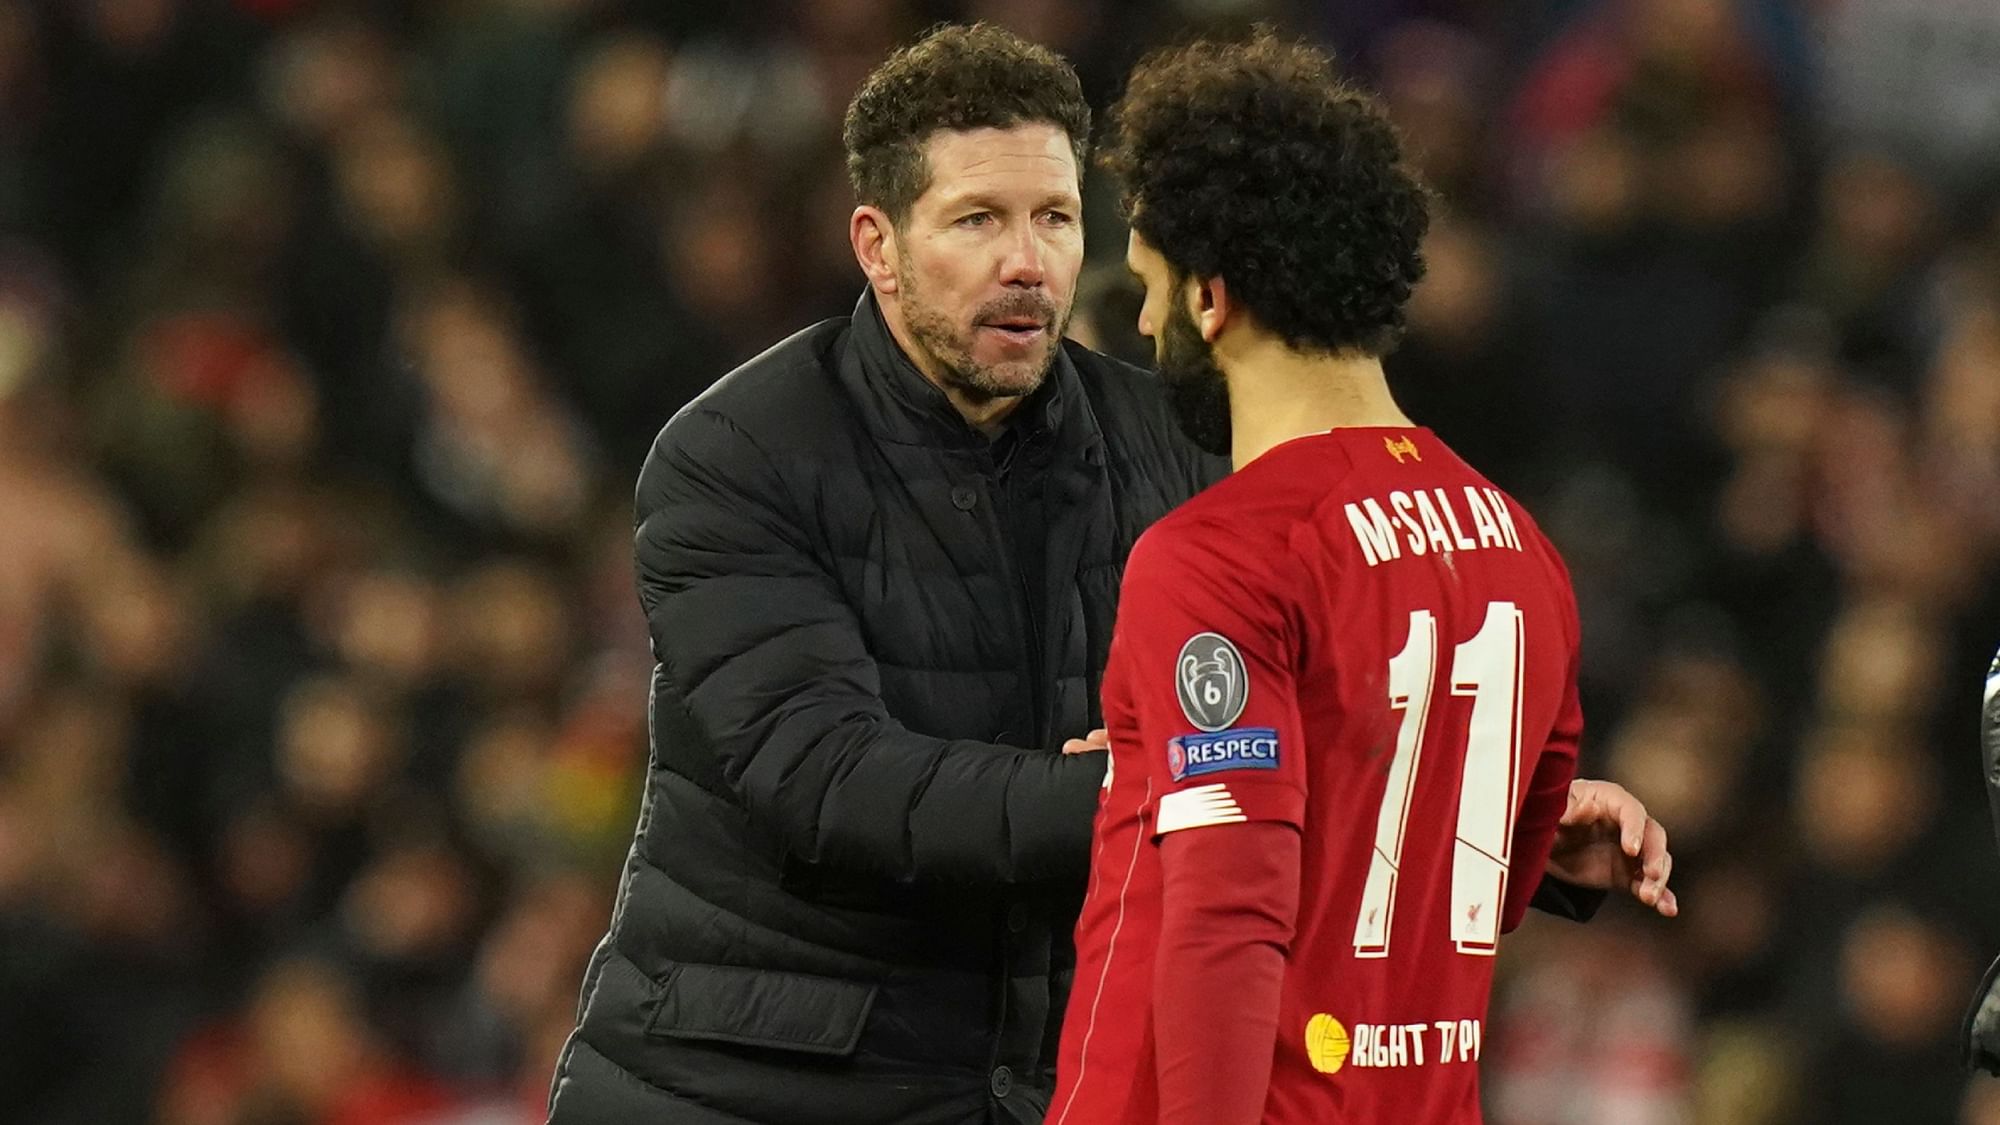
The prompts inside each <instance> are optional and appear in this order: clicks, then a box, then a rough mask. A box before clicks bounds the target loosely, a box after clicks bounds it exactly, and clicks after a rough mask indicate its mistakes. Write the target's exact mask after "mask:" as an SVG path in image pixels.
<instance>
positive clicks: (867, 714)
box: [636, 404, 1103, 884]
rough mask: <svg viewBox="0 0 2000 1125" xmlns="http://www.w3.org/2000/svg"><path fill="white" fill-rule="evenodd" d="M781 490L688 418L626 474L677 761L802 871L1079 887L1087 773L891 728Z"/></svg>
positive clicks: (703, 413) (749, 443)
mask: <svg viewBox="0 0 2000 1125" xmlns="http://www.w3.org/2000/svg"><path fill="white" fill-rule="evenodd" d="M785 492H786V490H785V485H784V483H783V482H782V480H781V478H780V476H779V474H778V473H777V472H775V471H774V470H773V468H772V465H771V462H770V459H769V458H768V456H767V455H766V451H764V450H762V449H759V448H758V447H757V445H756V444H755V442H754V441H753V440H752V439H751V438H750V436H749V435H748V434H746V433H744V432H743V431H742V430H741V429H740V428H738V427H737V426H736V425H735V424H734V423H732V422H731V421H730V420H729V419H728V418H727V417H725V416H723V415H721V414H719V413H716V412H713V411H708V410H704V409H702V407H701V406H700V405H699V404H696V405H695V406H694V407H692V408H690V409H689V410H688V411H686V412H684V413H683V414H682V415H681V416H679V417H677V418H676V419H675V420H674V421H673V422H672V423H671V424H670V425H669V426H668V427H667V429H666V430H665V431H664V432H663V433H662V435H661V438H660V441H659V442H658V443H657V444H656V445H655V447H654V449H653V453H652V456H651V457H650V458H649V460H648V463H647V465H646V468H645V471H644V472H643V473H642V474H641V475H640V483H639V492H638V505H637V506H638V532H637V544H636V555H637V559H638V569H639V574H638V580H639V596H640V601H641V603H642V604H643V606H644V607H645V611H646V618H647V621H648V623H649V624H650V626H651V631H652V640H653V653H654V656H655V658H656V659H658V661H659V662H660V666H661V670H662V674H663V675H664V676H665V677H666V678H667V680H668V683H669V685H670V687H671V689H672V695H673V696H674V697H676V698H677V699H678V701H679V702H680V704H681V706H682V707H683V708H685V711H686V718H687V719H689V720H691V725H690V729H691V730H692V731H694V732H696V733H697V734H698V738H699V741H700V742H702V743H704V745H702V746H698V747H682V748H681V751H682V752H683V753H705V754H709V755H712V756H713V758H714V765H715V767H716V768H717V770H718V772H719V774H720V776H721V778H722V779H723V780H724V782H725V783H726V784H727V785H728V786H729V787H730V789H731V790H733V791H734V793H735V794H736V795H737V797H738V798H739V799H740V800H741V801H742V802H743V804H744V806H745V808H746V809H747V810H748V812H749V815H750V816H751V818H752V819H753V820H754V821H756V822H759V823H761V824H762V825H763V826H764V827H766V828H767V829H769V830H770V831H772V832H773V833H775V834H776V835H777V836H778V837H779V838H781V839H782V840H783V841H784V845H785V847H786V848H787V849H788V850H789V852H790V854H791V855H792V856H793V857H794V858H796V859H798V860H800V861H803V862H806V863H811V864H820V865H825V866H828V867H832V868H836V869H840V870H844V871H848V872H852V873H856V874H865V875H873V876H878V877H882V878H885V879H892V880H904V881H916V880H944V881H953V882H964V883H994V884H1001V883H1018V882H1030V881H1038V880H1044V879H1052V878H1063V879H1072V880H1076V881H1078V882H1081V881H1082V879H1083V877H1084V873H1085V869H1086V867H1087V863H1088V857H1089V849H1090V824H1091V814H1092V810H1093V808H1094V805H1095V801H1096V794H1097V789H1098V784H1099V782H1100V780H1101V779H1102V777H1103V764H1102V762H1101V761H1097V760H1094V759H1093V758H1092V757H1084V758H1076V757H1069V756H1064V755H1061V754H1055V753H1048V752H1038V751H1029V750H1020V749H1014V748H1010V747H1004V746H996V745H991V744H988V743H982V742H971V741H964V740H947V739H942V738H933V737H929V736H926V735H922V734H917V733H915V732H912V731H909V730H906V729H904V728H903V726H902V725H901V724H899V723H898V722H897V721H896V720H895V719H894V718H893V717H891V716H890V715H889V714H888V712H887V711H886V710H885V708H884V706H883V703H882V699H881V687H880V679H879V674H878V671H877V668H876V665H875V662H874V659H873V658H872V657H871V656H870V655H869V652H868V648H867V646H866V644H865V643H864V641H863V639H862V634H861V628H860V624H859V622H858V621H857V619H856V617H855V614H854V612H853V610H852V609H851V608H850V607H849V605H848V604H847V603H846V601H845V600H844V599H843V597H842V593H841V590H840V588H839V585H838V583H837V582H836V581H835V579H834V577H833V575H832V574H831V573H830V572H829V570H828V569H827V567H826V564H825V563H824V562H823V561H822V560H821V559H819V558H816V557H815V556H814V554H813V552H812V550H811V549H810V548H809V547H808V546H807V545H806V544H807V543H808V542H809V536H807V535H805V534H802V529H803V528H804V526H805V524H804V521H805V520H806V519H807V518H808V517H807V514H806V513H805V512H803V511H799V510H795V509H794V507H793V505H792V503H791V501H792V498H791V497H788V496H787V495H786V494H785ZM950 624H951V623H948V622H940V623H939V627H940V628H943V627H947V626H948V625H950ZM662 705H663V706H664V705H665V700H664V698H663V700H662ZM655 721H656V723H657V722H659V721H660V720H659V717H658V716H655ZM670 768H671V767H670Z"/></svg>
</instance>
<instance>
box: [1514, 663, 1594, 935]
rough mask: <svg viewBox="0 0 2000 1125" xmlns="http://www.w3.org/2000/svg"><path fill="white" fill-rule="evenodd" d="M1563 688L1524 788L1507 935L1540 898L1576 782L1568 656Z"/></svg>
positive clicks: (1578, 731)
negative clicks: (1557, 708)
mask: <svg viewBox="0 0 2000 1125" xmlns="http://www.w3.org/2000/svg"><path fill="white" fill-rule="evenodd" d="M1570 636H1571V645H1570V652H1571V653H1572V654H1574V653H1575V652H1576V651H1577V646H1576V643H1575V642H1576V633H1575V630H1574V628H1572V630H1571V635H1570ZM1566 675H1567V679H1568V682H1567V683H1566V684H1564V685H1563V701H1562V706H1561V708H1560V709H1559V710H1558V711H1557V714H1556V722H1555V725H1554V726H1553V727H1552V728H1550V730H1549V738H1548V741H1547V742H1546V743H1544V744H1543V746H1542V752H1541V754H1540V755H1539V756H1538V757H1537V758H1536V759H1535V772H1534V774H1533V776H1532V777H1531V778H1530V780H1529V783H1528V797H1527V800H1526V801H1525V802H1523V804H1522V806H1521V813H1520V816H1519V818H1518V819H1516V820H1515V822H1514V842H1513V851H1512V854H1511V856H1510V863H1509V868H1510V870H1509V873H1508V879H1507V903H1506V908H1505V910H1504V911H1503V912H1502V914H1501V924H1500V926H1501V930H1502V931H1503V932H1505V931H1511V930H1512V929H1513V928H1514V927H1516V926H1518V925H1520V924H1521V918H1522V916H1524V915H1525V914H1527V912H1528V905H1529V901H1530V899H1531V898H1539V897H1540V896H1541V894H1542V893H1543V892H1542V891H1541V890H1540V888H1539V887H1538V883H1540V881H1541V880H1542V877H1543V872H1544V871H1545V870H1546V869H1547V867H1548V863H1549V850H1550V848H1552V847H1553V846H1554V844H1555V839H1556V831H1557V829H1558V828H1559V827H1560V824H1561V821H1562V819H1563V816H1564V813H1565V812H1566V811H1567V810H1568V807H1569V784H1570V781H1571V779H1573V778H1574V777H1575V776H1576V750H1577V744H1578V743H1579V742H1580V741H1581V740H1582V738H1583V706H1582V704H1581V702H1580V701H1579V699H1578V697H1577V686H1576V678H1577V661H1576V658H1575V656H1574V655H1572V657H1571V659H1570V663H1569V670H1568V672H1567V674H1566Z"/></svg>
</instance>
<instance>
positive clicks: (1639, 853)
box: [1549, 778, 1681, 918]
mask: <svg viewBox="0 0 2000 1125" xmlns="http://www.w3.org/2000/svg"><path fill="white" fill-rule="evenodd" d="M1673 871H1674V857H1673V854H1672V853H1671V852H1669V851H1667V830H1666V829H1665V828H1663V827H1661V825H1660V822H1659V821H1657V820H1654V819H1653V818H1652V817H1650V816H1647V815H1646V806H1645V804H1644V803H1643V802H1641V801H1640V800H1639V798H1637V797H1634V796H1633V795H1632V794H1631V793H1629V792H1627V791H1626V789H1625V787H1624V786H1622V785H1619V784H1617V783H1616V782H1610V781H1588V780H1585V779H1583V778H1578V779H1577V780H1575V781H1572V782H1570V785H1569V808H1568V809H1566V810H1564V812H1563V816H1562V821H1561V825H1560V827H1558V828H1557V829H1556V843H1555V847H1554V848H1553V849H1552V850H1551V851H1550V852H1549V874H1551V875H1554V876H1555V877H1556V878H1558V879H1561V880H1562V881H1563V882H1565V883H1572V884H1575V885H1576V886H1579V887H1592V888H1595V889H1597V890H1607V891H1608V890H1617V889H1619V888H1621V887H1622V888H1624V889H1626V890H1629V891H1631V892H1632V897H1633V898H1636V899H1638V900H1639V901H1640V902H1642V903H1644V904H1645V905H1647V906H1650V907H1652V908H1653V909H1654V910H1656V911H1658V912H1659V913H1660V915H1661V916H1662V917H1666V918H1672V917H1674V916H1675V915H1677V914H1679V913H1680V912H1681V907H1680V901H1679V900H1678V899H1676V898H1675V897H1674V892H1673V891H1671V890H1669V889H1668V888H1667V879H1668V877H1669V876H1671V875H1672V874H1673Z"/></svg>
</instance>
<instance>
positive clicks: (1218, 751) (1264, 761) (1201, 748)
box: [1167, 727, 1278, 781]
mask: <svg viewBox="0 0 2000 1125" xmlns="http://www.w3.org/2000/svg"><path fill="white" fill-rule="evenodd" d="M1277 768H1278V732H1277V731H1276V730H1275V729H1273V728H1271V727H1235V728H1232V729H1230V730H1219V731H1214V732H1211V733H1204V734H1184V735H1181V736H1180V737H1179V738H1170V739H1168V740H1167V772H1168V773H1169V774H1171V775H1173V779H1174V780H1175V781H1181V780H1184V779H1186V778H1190V777H1200V776H1201V775H1203V774H1206V773H1220V772H1222V771H1223V770H1274V769H1277Z"/></svg>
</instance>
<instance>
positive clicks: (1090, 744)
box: [1063, 727, 1111, 754]
mask: <svg viewBox="0 0 2000 1125" xmlns="http://www.w3.org/2000/svg"><path fill="white" fill-rule="evenodd" d="M1109 749H1111V732H1110V731H1108V730H1105V729H1104V728H1103V727H1098V728H1097V729H1096V730H1094V731H1091V732H1090V733H1089V734H1087V735H1084V736H1083V737H1082V738H1072V739H1070V740H1069V741H1068V742H1065V743H1063V753H1065V754H1088V753H1090V752H1091V751H1093V750H1109Z"/></svg>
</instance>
